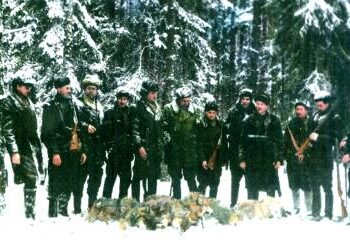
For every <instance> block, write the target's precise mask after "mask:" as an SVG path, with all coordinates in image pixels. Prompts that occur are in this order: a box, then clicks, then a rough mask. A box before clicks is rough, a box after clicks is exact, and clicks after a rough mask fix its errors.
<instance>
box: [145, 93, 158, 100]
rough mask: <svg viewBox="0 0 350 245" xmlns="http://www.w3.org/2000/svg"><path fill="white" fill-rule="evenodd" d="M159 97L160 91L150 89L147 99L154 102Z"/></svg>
mask: <svg viewBox="0 0 350 245" xmlns="http://www.w3.org/2000/svg"><path fill="white" fill-rule="evenodd" d="M157 98H158V92H157V91H149V92H148V94H147V101H149V102H151V103H153V102H155V101H156V100H157Z"/></svg>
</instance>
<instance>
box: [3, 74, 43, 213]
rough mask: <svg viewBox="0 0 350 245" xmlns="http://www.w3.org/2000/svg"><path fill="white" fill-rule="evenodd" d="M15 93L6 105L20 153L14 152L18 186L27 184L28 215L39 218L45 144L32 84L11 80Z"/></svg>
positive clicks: (5, 115)
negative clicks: (37, 205)
mask: <svg viewBox="0 0 350 245" xmlns="http://www.w3.org/2000/svg"><path fill="white" fill-rule="evenodd" d="M11 85H12V92H11V94H10V95H9V96H8V97H7V98H6V99H5V100H4V102H3V103H2V113H3V120H4V122H5V123H8V124H9V125H11V128H12V131H13V134H14V137H15V141H16V145H17V147H18V152H17V154H16V150H14V149H12V151H11V152H10V154H11V155H12V158H11V160H12V168H13V171H14V177H15V184H22V183H24V189H23V191H24V202H25V215H26V217H27V218H31V219H35V200H36V182H37V179H38V173H37V167H36V165H35V162H34V158H33V153H35V155H36V159H37V162H38V169H39V172H40V173H43V158H42V153H41V142H40V139H39V136H38V133H37V128H38V123H37V118H36V114H35V108H34V104H33V103H32V101H31V100H30V98H29V93H30V91H31V89H32V87H33V84H32V82H30V81H25V80H23V79H22V78H19V77H16V78H14V79H13V80H12V81H11Z"/></svg>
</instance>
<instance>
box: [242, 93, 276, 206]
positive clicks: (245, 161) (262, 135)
mask: <svg viewBox="0 0 350 245" xmlns="http://www.w3.org/2000/svg"><path fill="white" fill-rule="evenodd" d="M269 103H270V98H269V96H268V95H267V94H265V93H260V94H258V95H257V96H256V97H255V108H256V112H254V113H253V114H252V115H250V116H249V117H248V118H247V119H246V120H244V123H243V131H242V144H241V146H240V147H241V149H240V160H241V161H240V167H241V168H242V169H243V170H244V171H245V173H246V174H245V177H246V186H247V189H248V199H250V200H258V199H259V191H265V192H267V195H268V196H271V197H274V196H275V193H276V191H278V192H280V188H279V179H278V169H279V168H280V166H281V164H282V162H283V134H282V127H281V123H280V120H279V119H278V117H277V116H275V115H273V114H272V113H270V112H269V111H268V107H269Z"/></svg>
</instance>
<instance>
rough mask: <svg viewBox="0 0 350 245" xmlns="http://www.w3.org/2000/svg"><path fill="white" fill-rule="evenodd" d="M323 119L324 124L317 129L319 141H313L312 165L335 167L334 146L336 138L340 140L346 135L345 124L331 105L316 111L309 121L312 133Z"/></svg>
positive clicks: (311, 151)
mask: <svg viewBox="0 0 350 245" xmlns="http://www.w3.org/2000/svg"><path fill="white" fill-rule="evenodd" d="M323 120H326V121H324V124H323V125H322V126H321V127H320V128H319V129H318V130H317V131H316V133H317V134H319V136H318V139H317V141H315V142H313V141H312V142H311V147H309V148H310V149H309V151H310V160H311V161H312V164H311V166H312V167H320V168H323V169H333V153H332V147H333V145H334V144H335V140H336V139H338V140H339V141H340V140H341V139H342V137H343V135H344V124H343V122H342V120H341V118H340V116H339V114H337V113H335V112H334V111H333V110H331V106H329V108H327V109H326V110H325V111H323V112H321V111H316V112H315V113H314V115H313V116H312V117H311V119H310V121H309V126H308V128H309V132H308V134H311V133H312V132H313V131H314V130H315V129H316V127H317V126H318V124H320V123H321V122H322V121H323Z"/></svg>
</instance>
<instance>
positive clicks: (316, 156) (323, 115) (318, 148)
mask: <svg viewBox="0 0 350 245" xmlns="http://www.w3.org/2000/svg"><path fill="white" fill-rule="evenodd" d="M314 101H315V103H316V107H317V111H316V112H315V113H314V115H313V116H312V117H311V119H310V121H309V132H311V133H309V140H310V144H311V146H310V147H309V148H310V149H309V150H310V175H311V187H312V216H313V218H312V219H313V220H315V221H320V220H321V219H322V217H321V216H320V212H321V191H320V187H321V186H322V188H323V191H324V192H325V217H326V218H328V219H330V220H331V219H332V218H333V192H332V179H333V178H332V173H333V160H334V159H333V154H332V152H333V151H332V149H333V146H334V144H335V142H336V139H342V136H343V129H344V127H343V123H342V120H341V118H340V116H339V115H338V114H337V113H336V112H335V109H336V108H335V107H334V106H333V105H332V101H333V97H332V96H331V94H330V93H329V92H327V91H319V92H317V93H316V94H315V95H314Z"/></svg>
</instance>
